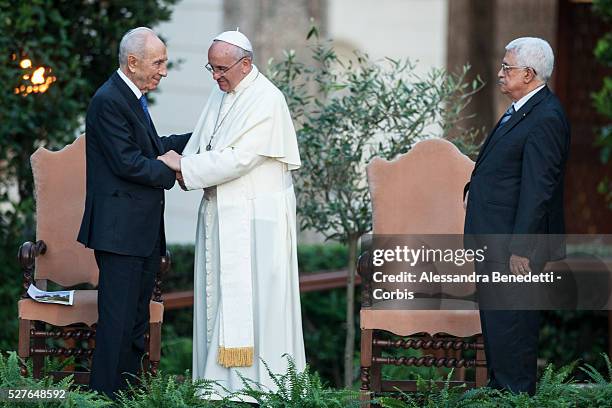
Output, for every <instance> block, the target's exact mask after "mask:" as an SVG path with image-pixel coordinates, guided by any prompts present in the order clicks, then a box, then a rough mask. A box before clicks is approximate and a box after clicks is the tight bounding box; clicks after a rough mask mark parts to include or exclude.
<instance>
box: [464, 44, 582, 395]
mask: <svg viewBox="0 0 612 408" xmlns="http://www.w3.org/2000/svg"><path fill="white" fill-rule="evenodd" d="M553 63H554V56H553V52H552V49H551V47H550V45H549V44H548V43H547V42H546V41H544V40H542V39H539V38H531V37H525V38H518V39H516V40H514V41H512V42H510V43H509V44H508V45H507V46H506V53H505V55H504V58H503V60H502V65H501V69H500V70H499V72H498V74H497V75H498V79H499V86H500V89H501V92H502V93H503V94H505V95H506V96H508V98H509V99H511V100H512V104H511V105H510V107H509V108H508V110H507V111H506V113H504V115H503V116H502V118H501V119H500V120H499V122H498V123H497V125H496V126H495V128H494V129H493V131H492V132H491V134H490V135H489V136H488V137H487V139H486V141H485V143H484V144H483V146H482V148H481V151H480V154H479V156H478V159H477V160H476V165H475V167H474V171H473V173H472V177H471V179H470V182H469V183H468V184H467V185H466V187H465V191H464V196H465V201H464V204H465V206H466V219H465V234H472V236H473V237H474V236H475V237H478V236H481V237H482V236H484V235H482V234H505V235H504V237H503V238H501V239H498V240H496V241H494V242H495V248H489V249H488V251H489V252H490V255H491V256H489V257H487V261H488V262H485V263H482V264H479V265H477V266H476V268H477V272H478V273H483V274H486V273H490V272H491V271H502V272H503V273H506V274H526V273H529V272H533V273H538V272H539V271H540V270H541V269H542V267H543V265H544V264H545V263H546V262H547V261H549V260H554V259H559V258H561V257H563V256H564V250H563V248H562V246H555V245H539V246H538V245H533V242H535V241H536V239H535V236H534V234H563V233H564V220H563V217H564V216H563V178H564V172H565V162H566V159H567V155H568V150H569V146H570V131H569V125H568V122H567V119H566V116H565V113H564V112H563V108H562V107H561V104H560V103H559V100H558V99H557V97H556V96H555V95H554V94H553V93H552V92H551V91H550V89H549V88H548V86H547V85H546V83H547V81H548V80H549V79H550V76H551V74H552V70H553ZM476 240H478V238H476ZM481 241H482V240H481ZM499 289H501V291H502V292H503V291H504V290H505V289H506V288H505V287H500V288H499ZM525 289H526V290H529V289H531V288H525ZM485 292H486V291H485ZM490 292H491V293H489V295H492V296H489V297H488V298H487V301H485V302H484V303H483V304H481V312H480V317H481V323H482V330H483V336H484V340H485V353H486V357H487V364H488V371H489V385H490V386H491V387H494V388H498V389H508V390H511V391H512V392H527V393H530V394H533V393H534V392H535V386H536V359H537V346H538V331H539V312H538V311H537V310H511V309H516V308H517V307H512V304H508V303H507V302H508V300H510V303H511V302H515V305H514V306H516V305H518V306H519V307H518V308H520V305H527V304H528V303H529V301H530V299H520V298H515V299H508V298H506V299H503V295H502V294H501V293H495V292H494V291H490ZM515 293H516V292H515ZM523 295H525V296H527V294H523V293H522V292H519V296H523ZM504 300H505V301H506V303H505V304H504V303H503V301H504ZM531 300H532V299H531ZM497 302H500V303H497ZM521 302H522V303H521ZM496 308H499V309H502V308H503V309H505V310H492V309H496ZM525 308H527V307H525Z"/></svg>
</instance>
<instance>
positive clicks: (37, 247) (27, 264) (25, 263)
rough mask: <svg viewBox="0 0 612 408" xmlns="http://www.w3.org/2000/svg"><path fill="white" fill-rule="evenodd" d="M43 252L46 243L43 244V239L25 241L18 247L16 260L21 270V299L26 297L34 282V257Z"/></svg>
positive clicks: (45, 248)
mask: <svg viewBox="0 0 612 408" xmlns="http://www.w3.org/2000/svg"><path fill="white" fill-rule="evenodd" d="M45 252H47V244H45V241H43V240H38V241H36V242H31V241H26V242H24V243H23V244H21V246H20V247H19V252H18V253H17V260H18V261H19V264H20V265H21V269H22V270H23V293H22V294H21V298H22V299H24V298H27V297H28V288H29V287H30V285H31V284H32V283H33V282H34V263H35V260H36V257H38V256H40V255H44V254H45Z"/></svg>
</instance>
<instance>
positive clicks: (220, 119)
mask: <svg viewBox="0 0 612 408" xmlns="http://www.w3.org/2000/svg"><path fill="white" fill-rule="evenodd" d="M252 59H253V49H252V47H251V44H250V42H249V40H248V39H247V38H246V36H244V35H243V34H242V33H240V32H238V31H227V32H224V33H222V34H220V35H219V36H217V37H216V38H215V39H214V40H213V43H212V45H211V46H210V48H209V50H208V61H209V63H208V64H207V69H208V70H209V71H211V73H212V75H213V79H214V80H215V81H217V83H218V85H219V87H218V88H215V89H214V90H213V92H212V94H211V95H210V97H209V99H208V102H207V104H206V106H205V108H204V111H203V112H202V115H201V116H200V119H199V121H198V124H197V126H196V129H195V131H194V133H193V135H192V137H191V139H190V141H189V143H188V144H187V146H186V147H185V149H184V151H183V156H182V157H181V156H180V155H178V154H177V153H174V152H170V153H167V154H166V155H164V156H160V157H159V159H160V160H162V161H164V162H165V163H166V164H167V165H168V166H169V167H171V168H172V169H174V170H175V171H177V177H178V178H179V181H181V182H182V185H183V186H184V188H185V189H187V190H193V189H204V196H203V199H202V203H201V205H200V210H199V214H198V228H197V237H196V259H195V265H196V266H195V278H194V279H195V283H194V331H193V377H194V378H203V379H208V380H215V381H218V382H219V383H220V384H221V385H222V386H223V387H225V388H227V389H228V390H230V391H237V390H240V389H241V388H243V383H242V380H241V379H240V378H239V376H238V373H240V374H241V375H242V376H244V377H246V378H248V379H250V380H252V381H254V382H256V383H259V384H261V385H262V386H263V389H266V388H268V389H272V390H274V389H275V386H274V384H273V383H272V381H271V379H270V377H269V375H268V373H267V371H266V369H265V367H264V365H263V363H262V360H263V361H265V362H266V363H267V364H268V366H269V367H270V369H271V370H272V372H274V373H284V372H286V368H287V360H286V358H284V357H283V354H288V355H289V356H291V358H293V360H294V361H295V364H296V367H297V369H298V370H303V369H304V367H305V356H304V341H303V335H302V321H301V311H300V297H299V282H298V270H297V246H296V244H297V242H296V215H295V213H296V208H295V206H296V203H295V195H294V191H293V183H292V178H291V170H295V169H297V168H299V167H300V157H299V152H298V147H297V139H296V135H295V130H294V127H293V123H292V120H291V116H290V114H289V109H288V107H287V104H286V101H285V98H284V96H283V94H282V92H281V91H280V90H279V89H278V88H276V87H275V86H274V85H273V84H272V83H271V82H270V81H269V80H268V79H267V78H266V77H265V76H264V75H263V74H262V73H261V72H259V70H258V69H257V67H256V66H255V65H253V63H252Z"/></svg>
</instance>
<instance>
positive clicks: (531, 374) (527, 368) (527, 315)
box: [480, 310, 540, 395]
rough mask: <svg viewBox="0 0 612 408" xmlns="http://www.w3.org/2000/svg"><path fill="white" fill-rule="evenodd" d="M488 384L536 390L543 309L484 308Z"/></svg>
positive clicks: (511, 388)
mask: <svg viewBox="0 0 612 408" xmlns="http://www.w3.org/2000/svg"><path fill="white" fill-rule="evenodd" d="M480 323H481V325H482V336H483V338H484V345H485V355H486V358H487V368H488V373H489V384H488V386H489V387H491V388H496V389H500V390H501V389H507V390H510V391H512V392H514V393H519V392H526V393H528V394H529V395H533V394H534V393H535V390H536V375H537V358H538V337H539V328H540V312H539V311H537V310H481V311H480Z"/></svg>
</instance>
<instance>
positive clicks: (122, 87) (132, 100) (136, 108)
mask: <svg viewBox="0 0 612 408" xmlns="http://www.w3.org/2000/svg"><path fill="white" fill-rule="evenodd" d="M112 79H113V82H114V84H115V86H116V87H117V89H118V90H119V92H120V93H121V95H122V96H123V97H124V98H125V100H126V101H127V103H128V105H129V107H130V109H132V111H133V112H134V113H135V114H136V116H138V119H139V120H140V122H141V123H142V124H143V125H144V126H145V128H146V129H147V134H148V135H149V137H150V138H151V143H152V144H153V147H154V148H155V149H156V150H157V152H158V153H160V154H163V153H164V151H163V150H164V149H163V146H162V144H161V140H159V136H158V135H157V131H155V128H154V127H153V120H152V119H151V121H149V118H147V117H146V115H145V112H144V110H143V109H142V106H141V105H140V102H139V101H138V99H137V98H136V95H134V92H132V90H131V89H130V88H129V87H128V85H127V84H126V83H125V82H124V81H123V79H121V77H120V76H119V74H118V73H116V72H115V73H114V74H113V76H112Z"/></svg>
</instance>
